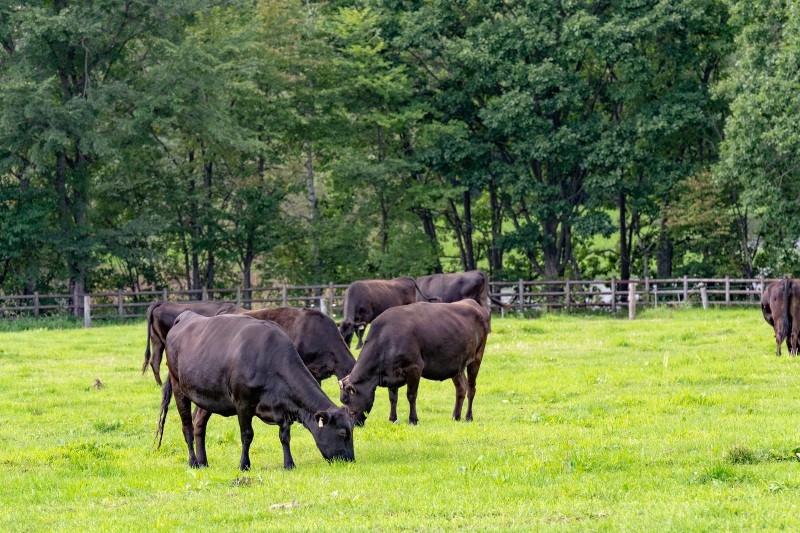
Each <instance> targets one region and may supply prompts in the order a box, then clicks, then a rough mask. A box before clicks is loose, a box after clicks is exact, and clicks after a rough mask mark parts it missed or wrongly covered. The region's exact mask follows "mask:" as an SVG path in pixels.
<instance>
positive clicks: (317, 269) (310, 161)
mask: <svg viewBox="0 0 800 533" xmlns="http://www.w3.org/2000/svg"><path fill="white" fill-rule="evenodd" d="M304 144H305V149H306V162H305V167H306V189H307V190H308V204H309V207H310V208H311V223H310V226H311V255H312V256H313V257H312V261H313V262H314V274H315V278H316V279H315V280H314V281H316V282H319V283H321V282H322V259H321V258H320V256H319V241H318V237H317V231H316V227H315V226H316V224H317V220H318V219H319V203H318V201H317V191H316V186H315V183H314V147H313V146H312V145H311V141H305V143H304Z"/></svg>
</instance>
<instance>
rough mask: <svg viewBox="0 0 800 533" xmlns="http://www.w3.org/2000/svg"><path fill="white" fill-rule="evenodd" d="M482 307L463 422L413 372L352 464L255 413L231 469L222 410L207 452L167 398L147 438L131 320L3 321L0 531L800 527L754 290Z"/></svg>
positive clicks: (790, 394)
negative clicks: (499, 309) (701, 304)
mask: <svg viewBox="0 0 800 533" xmlns="http://www.w3.org/2000/svg"><path fill="white" fill-rule="evenodd" d="M492 325H493V332H492V333H491V334H490V335H489V342H488V345H487V349H486V355H485V357H484V362H483V367H482V368H481V373H480V375H479V377H478V392H477V396H476V399H475V422H472V423H464V422H453V421H452V420H450V413H451V411H452V407H453V400H454V388H453V385H452V383H451V382H450V381H447V382H443V383H438V382H430V381H423V383H422V384H421V386H420V392H419V399H418V412H419V417H420V423H419V425H418V426H409V425H408V424H406V423H405V422H403V423H397V424H394V425H393V424H390V423H389V422H388V420H387V417H388V400H387V394H386V390H385V389H378V393H377V400H376V403H375V407H374V409H373V411H372V415H371V417H370V419H369V420H368V422H367V425H366V426H365V427H363V428H359V429H357V430H356V433H355V451H356V462H355V463H350V464H342V463H334V464H328V463H326V462H325V460H324V459H323V458H322V457H321V456H320V454H319V452H318V451H317V449H316V446H315V445H314V443H313V440H312V439H311V436H310V434H309V433H308V431H306V430H305V428H303V427H302V426H301V425H299V424H295V425H293V426H292V428H293V431H292V452H293V455H294V459H295V462H296V463H297V468H296V469H294V470H292V471H284V470H283V469H282V453H281V446H280V443H279V441H278V429H277V427H275V426H266V425H264V424H262V423H261V422H259V421H257V420H256V421H254V428H255V432H256V434H255V440H254V442H253V447H252V449H251V460H252V463H253V469H252V470H251V471H250V472H247V473H244V474H242V473H240V472H239V471H238V469H237V465H238V459H239V453H240V444H239V433H238V424H237V422H236V420H235V418H227V419H226V418H222V417H218V416H216V417H213V418H212V419H211V422H210V423H209V433H208V454H209V463H210V467H209V468H207V469H202V470H190V469H189V468H188V467H187V454H186V448H185V444H184V441H183V437H182V434H181V429H180V421H179V419H178V416H177V412H176V410H175V408H174V403H173V404H172V407H171V409H170V413H169V417H168V420H167V424H166V429H165V434H164V443H163V445H162V447H161V449H160V450H155V449H154V446H153V437H154V432H155V428H156V422H157V417H158V410H159V404H160V390H159V388H158V386H157V385H156V384H155V382H154V381H153V378H152V375H150V374H148V375H145V376H142V375H140V373H139V368H140V366H141V362H142V354H143V350H144V342H145V327H144V324H143V323H138V324H133V325H124V326H105V327H95V328H93V329H90V330H82V329H65V330H45V329H38V330H28V331H18V332H13V331H2V332H0V479H1V480H2V482H0V530H2V531H32V530H39V531H75V530H91V531H96V530H103V531H106V530H119V531H146V530H153V529H156V530H167V531H174V530H206V531H229V530H253V529H255V530H326V531H329V530H381V531H391V530H398V529H415V530H416V529H436V530H451V529H479V530H543V529H545V530H557V531H561V530H565V531H585V530H613V531H625V530H628V531H687V530H751V529H759V530H761V529H769V530H774V529H787V530H795V531H797V530H800V512H798V506H800V503H799V498H798V496H800V475H799V474H800V463H799V462H798V459H797V458H796V457H795V451H796V450H797V449H798V448H800V413H799V411H800V359H797V358H789V357H786V356H785V355H784V357H781V358H780V359H779V358H776V357H775V356H774V341H773V340H772V333H771V330H770V328H769V326H768V325H767V324H766V323H765V322H764V321H763V319H762V317H761V313H760V312H759V311H758V310H757V309H748V310H744V309H740V310H709V311H703V310H699V309H692V310H665V309H664V310H656V311H646V312H644V313H642V314H640V316H639V318H637V320H635V321H627V320H622V319H614V318H608V317H595V316H591V317H589V316H567V315H545V316H543V317H542V318H539V319H533V320H530V319H529V320H525V319H514V318H506V319H499V318H495V319H494V320H493V323H492ZM784 354H785V350H784ZM165 373H166V370H164V372H163V373H162V375H163V374H165ZM97 379H99V380H100V382H102V384H103V386H102V387H99V388H95V386H94V385H95V382H96V380H97ZM324 386H325V390H326V391H327V392H328V393H329V394H330V395H331V396H332V397H334V398H335V399H336V401H337V403H338V388H337V384H336V382H335V381H334V380H333V379H331V380H327V382H326V383H324ZM403 391H404V389H401V394H400V401H399V402H398V416H399V418H400V420H402V421H405V420H407V416H408V403H407V401H406V400H405V394H404V392H403Z"/></svg>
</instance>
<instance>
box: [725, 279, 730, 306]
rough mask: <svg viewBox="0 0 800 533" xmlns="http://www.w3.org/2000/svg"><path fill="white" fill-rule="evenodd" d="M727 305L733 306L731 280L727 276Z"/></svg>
mask: <svg viewBox="0 0 800 533" xmlns="http://www.w3.org/2000/svg"><path fill="white" fill-rule="evenodd" d="M725 305H731V278H729V277H728V276H725Z"/></svg>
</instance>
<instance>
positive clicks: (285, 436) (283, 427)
mask: <svg viewBox="0 0 800 533" xmlns="http://www.w3.org/2000/svg"><path fill="white" fill-rule="evenodd" d="M291 429H292V421H291V420H290V419H288V418H284V419H283V421H282V422H281V423H280V426H279V429H278V438H279V439H280V440H281V446H283V467H284V468H285V469H287V470H289V469H292V468H294V459H292V451H291V450H290V449H289V439H290V438H291V435H290V433H289V431H290V430H291Z"/></svg>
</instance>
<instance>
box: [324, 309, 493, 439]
mask: <svg viewBox="0 0 800 533" xmlns="http://www.w3.org/2000/svg"><path fill="white" fill-rule="evenodd" d="M488 334H489V311H488V310H487V309H485V308H483V307H481V306H480V305H479V304H478V303H477V302H475V301H473V300H462V301H460V302H455V303H428V302H418V303H413V304H409V305H404V306H401V307H393V308H392V309H389V310H387V311H385V312H384V313H383V314H382V315H381V316H379V317H378V318H377V319H376V320H375V322H373V323H372V328H371V329H370V333H369V335H368V336H367V340H366V343H365V345H364V350H362V352H361V355H360V356H359V358H358V361H356V366H354V367H353V371H352V372H350V375H349V376H347V377H346V378H344V379H343V380H341V381H340V382H339V386H340V388H341V389H340V398H341V401H342V403H343V404H345V405H346V406H347V408H348V410H349V411H350V414H351V416H353V418H354V420H355V421H356V423H357V424H358V425H362V424H363V423H364V420H365V419H366V414H367V413H369V411H370V410H371V409H372V403H373V402H374V400H375V389H376V387H378V386H379V385H380V386H382V387H388V389H389V402H390V404H391V411H390V414H389V420H390V421H392V422H394V421H396V420H397V389H398V388H399V387H401V386H403V385H408V390H407V394H406V395H407V397H408V403H409V407H410V412H409V417H408V421H409V422H410V423H411V424H416V423H417V420H418V418H417V407H416V400H417V388H418V387H419V380H420V378H425V379H432V380H437V381H443V380H445V379H452V380H453V383H454V384H455V386H456V404H455V408H454V409H453V419H454V420H460V419H461V407H462V406H463V404H464V396H465V395H467V397H468V399H469V404H468V407H467V416H466V419H467V421H470V420H472V400H473V399H474V398H475V380H476V378H477V377H478V370H480V367H481V360H482V359H483V350H484V348H485V347H486V336H487V335H488ZM465 369H466V371H467V377H464V370H465Z"/></svg>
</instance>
